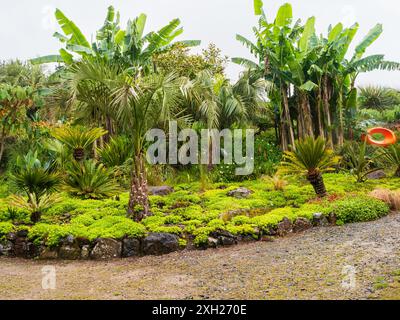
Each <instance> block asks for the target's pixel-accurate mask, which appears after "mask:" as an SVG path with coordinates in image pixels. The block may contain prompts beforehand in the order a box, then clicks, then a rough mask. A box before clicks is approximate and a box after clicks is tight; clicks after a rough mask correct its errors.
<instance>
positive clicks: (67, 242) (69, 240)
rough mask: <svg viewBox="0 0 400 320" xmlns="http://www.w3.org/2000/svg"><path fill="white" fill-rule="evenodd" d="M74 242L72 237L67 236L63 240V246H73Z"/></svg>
mask: <svg viewBox="0 0 400 320" xmlns="http://www.w3.org/2000/svg"><path fill="white" fill-rule="evenodd" d="M74 242H75V238H74V236H71V235H69V236H67V237H66V238H65V239H64V240H63V243H65V244H70V245H71V244H74Z"/></svg>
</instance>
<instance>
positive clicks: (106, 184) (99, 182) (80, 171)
mask: <svg viewBox="0 0 400 320" xmlns="http://www.w3.org/2000/svg"><path fill="white" fill-rule="evenodd" d="M65 183H66V185H67V190H68V191H69V192H70V193H71V194H73V195H75V196H79V197H83V198H85V199H102V198H110V197H112V196H114V195H116V194H118V193H119V192H120V188H119V186H118V185H117V184H116V182H115V181H114V179H113V172H112V170H110V169H107V168H105V167H104V165H103V164H99V163H96V162H95V161H94V160H86V161H84V162H83V163H78V162H76V161H73V162H72V163H71V164H70V165H69V166H68V169H67V178H66V180H65Z"/></svg>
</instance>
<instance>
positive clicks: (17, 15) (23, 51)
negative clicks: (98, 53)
mask: <svg viewBox="0 0 400 320" xmlns="http://www.w3.org/2000/svg"><path fill="white" fill-rule="evenodd" d="M284 2H287V1H281V0H264V10H265V11H266V13H267V15H268V16H269V17H273V16H274V15H275V14H276V11H277V9H278V7H279V6H280V5H281V4H283V3H284ZM290 2H291V3H292V5H293V11H294V16H295V18H302V19H303V20H305V19H306V18H307V17H309V16H316V17H317V31H318V33H321V32H324V33H326V30H327V28H328V26H329V24H335V23H337V22H339V21H341V22H344V23H345V24H346V25H347V26H349V25H351V24H353V23H354V22H356V21H357V22H359V23H360V30H359V32H358V34H357V37H356V39H355V42H358V41H360V40H361V39H362V37H363V36H364V35H365V34H366V33H367V32H368V30H369V29H370V28H372V27H373V26H374V25H375V24H376V23H378V22H379V23H383V27H384V33H383V35H382V36H381V37H380V38H379V39H378V41H376V42H375V43H374V44H373V46H372V47H370V49H369V50H368V52H367V53H368V54H377V53H382V54H385V55H386V59H388V60H395V61H400V41H399V39H400V37H399V30H400V29H399V25H400V21H399V20H400V14H399V12H400V10H399V9H400V3H399V1H398V0H381V1H376V0H335V1H333V0H292V1H290ZM0 4H1V7H0V8H1V9H0V30H1V31H0V59H11V58H20V59H28V58H32V57H37V56H41V55H46V54H54V53H57V51H58V49H59V48H60V44H59V43H58V41H57V40H56V39H54V38H52V34H53V32H54V31H56V30H58V28H57V23H56V21H55V19H54V18H53V13H54V10H55V8H59V9H61V10H62V11H63V12H64V13H65V14H66V15H67V16H68V17H69V18H70V19H71V20H73V21H74V22H75V23H76V24H77V25H78V26H79V27H80V28H81V30H82V31H83V32H84V34H85V35H86V36H87V37H88V38H89V39H90V37H91V36H92V35H93V34H94V32H95V31H96V30H97V29H98V28H99V27H100V26H101V24H102V23H103V21H104V18H105V13H106V8H107V7H108V6H109V5H111V4H112V5H114V6H115V8H116V9H118V10H120V12H121V18H122V21H123V23H124V24H125V22H126V21H127V20H128V18H133V17H135V16H136V15H138V14H139V13H142V12H143V13H146V14H147V15H148V21H147V30H148V31H149V30H153V29H157V28H159V27H161V26H163V25H165V24H166V23H167V22H168V21H170V20H171V19H173V18H175V17H179V18H180V19H181V21H182V25H183V27H184V30H185V32H184V34H183V36H181V39H200V40H202V47H206V46H207V44H208V43H209V42H213V43H215V44H216V45H217V46H218V47H219V48H221V49H222V51H223V53H224V54H225V55H227V56H229V57H234V56H244V57H248V58H250V57H251V56H250V55H249V53H248V51H247V50H246V49H245V48H243V47H242V46H241V44H240V43H238V42H237V41H236V40H235V34H236V33H240V34H242V35H245V36H248V37H250V38H252V33H251V27H252V26H253V25H255V23H256V22H257V19H256V17H254V15H253V0H141V1H139V0H14V1H9V0H0ZM240 70H241V68H240V67H238V66H235V65H233V64H229V65H228V67H227V74H228V76H229V77H230V78H231V79H236V78H237V76H238V73H239V72H240ZM359 84H360V85H366V84H377V85H386V86H393V87H397V88H400V72H373V73H368V74H365V75H362V76H360V78H359Z"/></svg>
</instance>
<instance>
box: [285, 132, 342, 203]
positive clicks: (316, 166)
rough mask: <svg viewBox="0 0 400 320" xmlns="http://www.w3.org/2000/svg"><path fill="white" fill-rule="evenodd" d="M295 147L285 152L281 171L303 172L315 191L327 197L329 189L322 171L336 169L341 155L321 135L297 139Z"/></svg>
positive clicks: (320, 195)
mask: <svg viewBox="0 0 400 320" xmlns="http://www.w3.org/2000/svg"><path fill="white" fill-rule="evenodd" d="M295 147H296V149H295V150H292V151H287V152H285V156H284V160H283V161H282V163H281V171H280V172H283V173H287V174H296V175H297V174H299V173H303V174H304V175H305V176H306V178H307V180H308V181H309V182H310V183H311V185H312V186H313V188H314V191H315V193H316V194H317V195H318V196H319V197H325V196H326V195H327V191H326V187H325V184H324V180H323V178H322V173H323V172H327V171H332V170H334V168H333V166H335V165H336V164H337V163H338V161H339V157H337V156H335V155H334V153H333V151H332V150H330V149H328V148H327V146H326V143H325V141H324V140H323V139H322V138H321V137H318V138H317V139H314V138H312V137H308V138H305V139H304V140H299V141H296V143H295Z"/></svg>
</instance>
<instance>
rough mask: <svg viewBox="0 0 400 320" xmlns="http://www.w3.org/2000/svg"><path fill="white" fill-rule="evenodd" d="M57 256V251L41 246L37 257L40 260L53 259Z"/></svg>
mask: <svg viewBox="0 0 400 320" xmlns="http://www.w3.org/2000/svg"><path fill="white" fill-rule="evenodd" d="M57 258H58V252H57V250H55V249H50V248H48V247H43V248H41V250H40V254H39V259H41V260H53V259H57Z"/></svg>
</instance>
